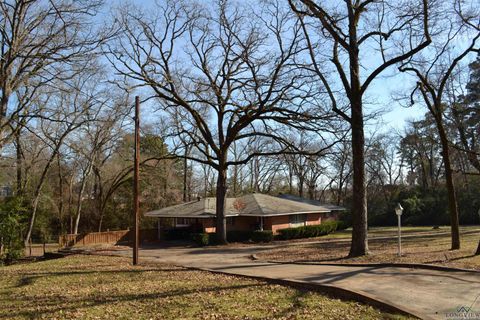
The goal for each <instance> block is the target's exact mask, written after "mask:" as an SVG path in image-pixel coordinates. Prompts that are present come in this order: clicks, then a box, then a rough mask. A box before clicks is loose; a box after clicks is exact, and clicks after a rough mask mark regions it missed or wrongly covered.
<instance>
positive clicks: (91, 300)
mask: <svg viewBox="0 0 480 320" xmlns="http://www.w3.org/2000/svg"><path fill="white" fill-rule="evenodd" d="M266 285H267V284H265V283H255V284H245V285H234V286H227V287H222V286H210V287H207V288H200V289H177V290H170V291H167V292H151V293H138V294H124V295H101V296H96V297H92V296H90V297H82V298H73V300H70V301H65V297H55V296H48V297H44V298H43V299H36V300H34V301H29V302H26V303H29V306H30V307H32V309H34V310H25V308H17V310H16V311H14V312H9V313H8V315H6V314H2V313H1V311H0V319H1V318H11V317H26V318H39V317H42V316H46V315H50V314H54V313H55V312H58V311H62V312H65V311H74V310H78V309H85V308H91V307H96V306H102V305H107V304H110V303H118V302H129V301H145V300H153V299H162V298H172V297H181V296H187V295H190V294H198V293H200V294H201V293H209V292H215V293H217V292H221V291H225V290H227V291H230V290H240V289H245V288H253V287H262V286H266ZM26 298H27V297H26ZM58 298H60V299H58ZM33 303H34V304H35V305H33V306H32V304H33Z"/></svg>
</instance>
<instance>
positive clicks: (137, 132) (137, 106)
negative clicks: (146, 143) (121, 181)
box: [133, 96, 140, 265]
mask: <svg viewBox="0 0 480 320" xmlns="http://www.w3.org/2000/svg"><path fill="white" fill-rule="evenodd" d="M139 160H140V97H138V96H136V97H135V157H134V173H133V211H134V219H133V265H137V264H138V242H139V238H140V237H139V230H138V223H139V209H140V202H139V199H138V180H139V168H140V166H139Z"/></svg>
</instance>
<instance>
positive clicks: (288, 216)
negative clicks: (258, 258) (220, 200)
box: [145, 193, 345, 234]
mask: <svg viewBox="0 0 480 320" xmlns="http://www.w3.org/2000/svg"><path fill="white" fill-rule="evenodd" d="M215 208H216V198H214V197H210V198H198V199H197V200H196V201H191V202H186V203H181V204H178V205H174V206H171V207H167V208H163V209H160V210H155V211H150V212H147V213H146V214H145V215H146V216H147V217H156V218H159V219H160V220H162V219H169V220H170V221H172V219H173V221H174V225H175V226H177V227H181V226H184V227H186V226H190V227H192V228H193V229H194V230H195V231H196V232H215V217H216V215H215ZM343 210H345V209H344V208H342V207H338V206H333V205H326V204H320V203H318V202H312V203H310V202H309V200H305V199H302V198H298V197H293V196H288V195H280V196H278V197H275V196H270V195H266V194H259V193H253V194H248V195H244V196H241V197H238V198H227V199H226V210H225V215H226V217H227V231H232V230H238V231H252V230H272V231H273V233H274V234H275V233H277V230H279V229H284V228H289V227H299V226H305V225H315V224H321V223H322V222H323V221H328V220H336V219H337V218H338V213H339V212H341V211H343Z"/></svg>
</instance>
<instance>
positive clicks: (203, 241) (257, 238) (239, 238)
mask: <svg viewBox="0 0 480 320" xmlns="http://www.w3.org/2000/svg"><path fill="white" fill-rule="evenodd" d="M215 236H216V235H215V233H194V234H192V235H191V239H192V240H193V241H194V242H195V243H196V244H198V245H199V246H207V245H210V244H215V242H216V238H215ZM227 240H228V241H229V242H245V241H250V240H251V241H253V242H271V241H272V240H273V233H272V231H270V230H264V231H228V232H227Z"/></svg>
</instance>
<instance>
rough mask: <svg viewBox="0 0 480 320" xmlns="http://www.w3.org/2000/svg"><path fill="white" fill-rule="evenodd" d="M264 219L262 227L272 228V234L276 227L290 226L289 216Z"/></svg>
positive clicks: (275, 231)
mask: <svg viewBox="0 0 480 320" xmlns="http://www.w3.org/2000/svg"><path fill="white" fill-rule="evenodd" d="M264 220H265V221H266V222H267V223H265V224H264V229H265V230H272V232H273V234H276V233H277V230H278V229H285V228H289V227H290V218H289V216H277V217H266V218H264ZM267 226H268V227H267Z"/></svg>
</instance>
